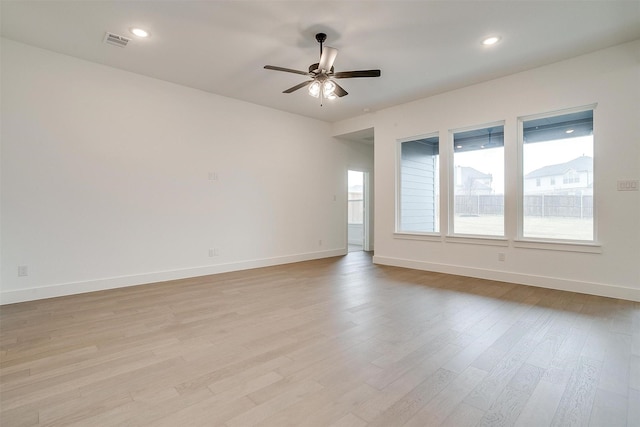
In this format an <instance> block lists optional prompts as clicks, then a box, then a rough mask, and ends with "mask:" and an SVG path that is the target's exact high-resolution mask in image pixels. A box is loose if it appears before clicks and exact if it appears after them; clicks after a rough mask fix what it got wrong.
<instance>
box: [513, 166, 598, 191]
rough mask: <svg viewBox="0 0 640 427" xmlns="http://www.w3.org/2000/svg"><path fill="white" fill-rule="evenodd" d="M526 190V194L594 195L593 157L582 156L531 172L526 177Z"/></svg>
mask: <svg viewBox="0 0 640 427" xmlns="http://www.w3.org/2000/svg"><path fill="white" fill-rule="evenodd" d="M524 191H525V193H526V194H536V193H539V194H555V195H592V194H593V158H591V157H589V156H580V157H578V158H576V159H573V160H571V161H569V162H566V163H560V164H556V165H549V166H544V167H541V168H540V169H536V170H534V171H532V172H529V173H528V174H526V175H525V177H524Z"/></svg>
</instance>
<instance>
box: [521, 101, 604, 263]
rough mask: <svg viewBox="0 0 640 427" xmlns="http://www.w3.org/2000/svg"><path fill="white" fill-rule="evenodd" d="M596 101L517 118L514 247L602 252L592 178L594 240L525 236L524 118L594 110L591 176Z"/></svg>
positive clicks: (594, 170) (595, 174)
mask: <svg viewBox="0 0 640 427" xmlns="http://www.w3.org/2000/svg"><path fill="white" fill-rule="evenodd" d="M597 106H598V103H593V104H588V105H583V106H581V107H573V108H566V109H562V110H555V111H550V112H546V113H539V114H531V115H527V116H519V117H518V118H517V121H518V144H517V154H518V165H517V168H518V169H517V175H516V177H517V180H518V185H517V188H516V197H517V217H516V224H517V231H516V236H517V237H516V238H515V239H514V247H517V248H527V249H543V250H557V251H567V252H588V253H602V246H601V245H600V244H599V243H598V221H597V218H598V216H597V203H596V182H595V180H594V181H593V240H580V241H576V240H564V239H544V238H532V237H525V236H524V167H523V156H524V122H525V121H527V120H537V119H544V118H547V117H555V116H560V115H563V114H571V113H580V112H582V111H589V110H591V111H593V123H594V126H593V144H594V150H593V151H594V158H593V159H594V162H593V175H594V176H597V172H596V161H595V141H596V139H597V138H596V127H595V123H596V107H597Z"/></svg>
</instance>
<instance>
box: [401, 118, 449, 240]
mask: <svg viewBox="0 0 640 427" xmlns="http://www.w3.org/2000/svg"><path fill="white" fill-rule="evenodd" d="M428 138H438V170H439V172H438V186H437V189H438V194H439V197H440V200H439V201H438V202H437V203H436V205H435V206H436V209H437V216H438V217H439V218H440V221H439V223H438V231H410V230H402V229H401V227H400V225H401V224H400V221H401V218H402V210H401V209H402V144H403V143H405V142H413V141H417V140H421V139H428ZM441 141H442V138H441V135H440V132H437V131H436V132H430V133H424V134H419V135H414V136H409V137H405V138H399V139H396V150H395V151H396V182H395V188H396V197H395V230H394V236H395V237H398V238H407V239H411V240H414V239H415V240H438V241H439V240H441V237H442V210H441V209H440V208H441V199H442V180H441V179H440V175H441V173H442V144H441Z"/></svg>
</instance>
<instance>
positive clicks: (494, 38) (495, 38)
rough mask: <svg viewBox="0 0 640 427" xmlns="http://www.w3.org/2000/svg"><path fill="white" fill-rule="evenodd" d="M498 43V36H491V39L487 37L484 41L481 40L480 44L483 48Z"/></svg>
mask: <svg viewBox="0 0 640 427" xmlns="http://www.w3.org/2000/svg"><path fill="white" fill-rule="evenodd" d="M499 41H500V37H499V36H491V37H487V38H485V39H484V40H482V44H483V45H485V46H492V45H494V44H496V43H498V42H499Z"/></svg>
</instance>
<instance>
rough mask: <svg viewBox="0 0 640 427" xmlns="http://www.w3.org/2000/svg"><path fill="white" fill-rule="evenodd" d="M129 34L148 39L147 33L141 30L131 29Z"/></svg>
mask: <svg viewBox="0 0 640 427" xmlns="http://www.w3.org/2000/svg"><path fill="white" fill-rule="evenodd" d="M129 31H131V34H133V35H135V36H138V37H149V31H147V30H143V29H142V28H131V29H130V30H129Z"/></svg>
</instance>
